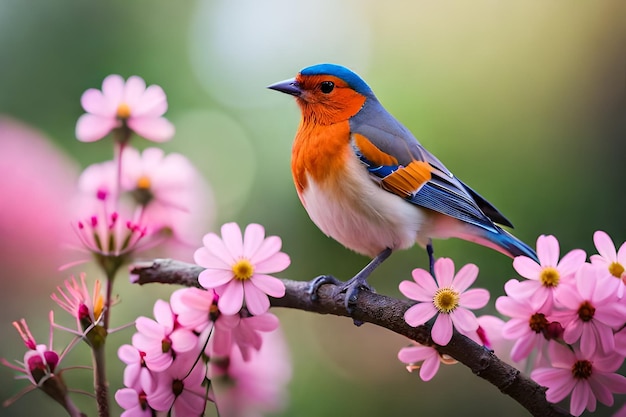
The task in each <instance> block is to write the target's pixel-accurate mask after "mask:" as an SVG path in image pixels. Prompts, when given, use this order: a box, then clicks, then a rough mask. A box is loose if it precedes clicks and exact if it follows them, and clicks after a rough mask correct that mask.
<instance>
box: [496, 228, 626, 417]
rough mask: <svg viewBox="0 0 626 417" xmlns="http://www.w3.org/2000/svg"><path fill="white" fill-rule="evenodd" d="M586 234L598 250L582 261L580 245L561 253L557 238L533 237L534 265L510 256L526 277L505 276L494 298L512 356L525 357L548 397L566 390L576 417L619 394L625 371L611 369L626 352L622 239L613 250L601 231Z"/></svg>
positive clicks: (625, 247) (557, 397) (625, 389)
mask: <svg viewBox="0 0 626 417" xmlns="http://www.w3.org/2000/svg"><path fill="white" fill-rule="evenodd" d="M593 240H594V243H595V246H596V249H597V251H598V253H597V254H594V255H592V256H591V257H590V261H589V262H588V261H587V260H586V254H585V252H584V251H582V250H580V249H574V250H572V251H570V252H568V253H567V254H565V255H564V256H563V257H562V258H560V248H559V242H558V240H557V239H556V238H555V237H554V236H540V237H539V238H538V239H537V255H538V258H539V263H537V262H535V261H533V260H531V259H529V258H527V257H524V256H519V257H517V258H515V259H514V261H513V267H514V268H515V270H516V271H517V272H518V273H519V274H520V275H521V276H522V277H523V278H525V279H523V280H521V281H520V280H517V279H512V280H510V281H508V282H507V283H506V284H505V287H504V288H505V291H506V296H502V297H499V298H498V299H497V301H496V308H497V309H498V311H499V312H500V313H501V314H503V315H505V316H507V317H509V318H510V319H509V321H508V322H507V323H506V324H505V326H504V328H503V333H502V335H503V336H504V337H505V338H507V339H510V340H513V341H515V342H514V345H513V348H512V350H511V358H512V359H513V360H514V361H522V360H527V361H529V365H530V367H531V369H532V372H531V374H530V375H531V377H532V378H533V379H534V380H535V381H537V382H538V383H539V384H541V385H544V386H546V387H547V388H548V390H547V392H546V397H547V399H548V401H551V402H555V403H556V402H560V401H562V400H564V399H565V398H566V397H567V396H568V395H569V396H570V397H571V399H570V413H571V414H573V415H576V416H578V415H580V414H582V413H583V411H585V409H586V410H589V411H592V412H593V411H595V409H596V401H600V402H601V403H603V404H605V405H608V406H611V405H613V401H614V400H613V394H615V393H621V394H623V393H626V377H624V376H623V375H620V374H618V373H616V372H617V370H618V369H619V368H620V366H621V365H622V363H623V361H624V358H625V357H626V348H625V346H626V344H625V343H624V341H625V340H626V339H625V337H626V333H625V331H624V330H623V329H624V325H625V324H626V298H624V297H623V295H624V286H625V285H626V284H625V283H624V280H625V278H626V274H624V266H625V265H626V244H622V245H621V247H620V248H619V250H616V248H615V245H614V244H613V242H612V240H611V238H610V237H609V236H608V235H607V234H606V233H605V232H603V231H597V232H595V234H594V236H593Z"/></svg>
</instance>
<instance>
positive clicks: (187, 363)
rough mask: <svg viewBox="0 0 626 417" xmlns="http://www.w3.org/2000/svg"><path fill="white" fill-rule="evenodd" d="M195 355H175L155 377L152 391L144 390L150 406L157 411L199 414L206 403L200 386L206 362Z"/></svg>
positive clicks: (190, 414)
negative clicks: (146, 391) (171, 361)
mask: <svg viewBox="0 0 626 417" xmlns="http://www.w3.org/2000/svg"><path fill="white" fill-rule="evenodd" d="M197 359H198V354H197V353H195V352H188V353H185V354H182V355H178V356H176V359H175V360H174V362H173V363H172V364H171V366H169V367H168V368H167V369H164V370H163V371H162V372H159V373H158V374H157V376H156V383H155V388H154V390H152V391H150V392H148V393H147V397H146V398H147V401H148V404H149V405H150V407H152V408H154V409H155V410H157V411H168V410H171V409H172V408H173V409H174V415H177V416H200V415H202V413H203V411H204V409H205V406H206V401H207V399H206V394H207V389H206V388H205V387H204V386H203V382H204V379H205V376H206V365H205V363H204V362H203V361H202V360H198V361H197Z"/></svg>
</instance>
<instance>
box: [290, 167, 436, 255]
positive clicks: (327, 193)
mask: <svg viewBox="0 0 626 417" xmlns="http://www.w3.org/2000/svg"><path fill="white" fill-rule="evenodd" d="M348 161H349V162H348V166H347V170H346V175H343V176H342V178H341V179H334V178H332V177H333V176H332V175H330V176H329V178H328V179H326V180H325V181H324V182H323V183H321V184H316V183H314V182H313V180H312V179H311V178H308V181H307V187H306V189H305V190H304V192H303V193H302V195H301V198H302V201H303V203H304V205H305V208H306V210H307V212H308V214H309V216H310V217H311V220H313V222H314V223H315V224H316V225H317V227H319V228H320V229H321V230H322V231H323V232H324V233H325V234H327V235H328V236H330V237H332V238H333V239H335V240H336V241H338V242H339V243H341V244H342V245H344V246H346V247H347V248H350V249H352V250H354V251H355V252H358V253H361V254H363V255H368V256H370V257H374V256H376V255H378V254H379V253H380V252H381V251H383V250H384V249H385V248H391V249H392V250H397V249H406V248H409V247H411V246H413V244H414V243H415V242H416V240H417V241H418V242H419V243H420V244H421V245H425V244H426V243H427V240H428V237H427V236H426V234H424V233H422V232H424V229H425V225H426V224H428V221H429V218H430V217H431V215H432V213H430V212H429V211H428V210H424V209H421V208H419V207H417V206H415V205H413V204H411V203H409V202H407V201H405V200H404V199H402V198H401V197H398V196H396V195H394V194H392V193H389V192H387V191H385V190H383V189H382V188H381V187H380V186H379V185H378V184H377V183H375V182H374V181H372V180H371V179H370V177H369V175H368V174H367V172H366V171H365V170H364V168H363V166H362V165H361V164H360V162H359V161H358V160H357V159H356V158H354V159H352V158H349V159H348ZM426 228H428V227H426Z"/></svg>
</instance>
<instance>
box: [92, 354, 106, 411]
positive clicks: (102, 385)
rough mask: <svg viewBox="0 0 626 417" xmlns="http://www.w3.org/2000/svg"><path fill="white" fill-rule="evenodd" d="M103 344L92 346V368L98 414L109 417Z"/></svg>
mask: <svg viewBox="0 0 626 417" xmlns="http://www.w3.org/2000/svg"><path fill="white" fill-rule="evenodd" d="M104 346H105V344H104V343H103V344H101V345H99V346H97V347H94V348H93V349H92V351H91V354H92V358H93V369H94V389H95V392H96V402H97V403H98V416H99V417H109V384H108V382H107V379H106V366H105V349H104Z"/></svg>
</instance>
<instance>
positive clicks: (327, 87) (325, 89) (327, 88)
mask: <svg viewBox="0 0 626 417" xmlns="http://www.w3.org/2000/svg"><path fill="white" fill-rule="evenodd" d="M334 88H335V83H334V82H332V81H322V83H321V84H320V90H322V93H324V94H328V93H330V92H331V91H333V89H334Z"/></svg>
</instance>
